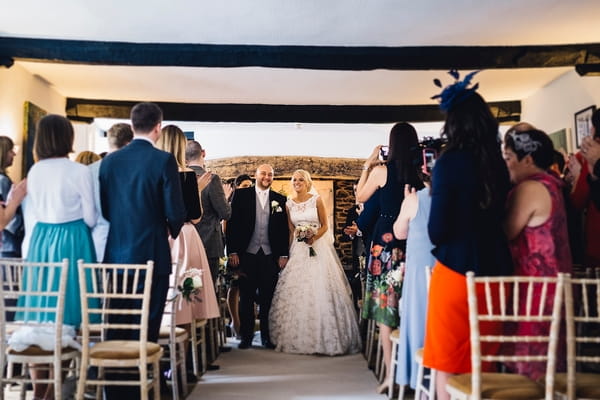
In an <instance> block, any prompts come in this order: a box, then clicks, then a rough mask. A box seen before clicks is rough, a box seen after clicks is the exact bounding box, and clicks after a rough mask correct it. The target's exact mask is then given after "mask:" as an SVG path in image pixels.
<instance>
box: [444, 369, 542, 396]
mask: <svg viewBox="0 0 600 400" xmlns="http://www.w3.org/2000/svg"><path fill="white" fill-rule="evenodd" d="M448 386H450V387H452V388H454V389H456V390H459V391H461V392H463V393H468V394H471V374H460V375H455V376H452V377H450V378H449V379H448ZM481 398H485V399H511V400H525V399H535V398H538V399H542V398H544V387H543V386H542V385H540V384H539V383H537V382H534V381H532V380H531V379H529V378H527V377H525V376H522V375H517V374H497V373H483V374H482V376H481Z"/></svg>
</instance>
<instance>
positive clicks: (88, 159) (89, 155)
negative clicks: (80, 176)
mask: <svg viewBox="0 0 600 400" xmlns="http://www.w3.org/2000/svg"><path fill="white" fill-rule="evenodd" d="M101 158H102V157H100V155H99V154H96V153H94V152H93V151H89V150H84V151H82V152H81V153H79V154H77V157H75V162H78V163H80V164H83V165H90V164H93V163H95V162H96V161H98V160H100V159H101Z"/></svg>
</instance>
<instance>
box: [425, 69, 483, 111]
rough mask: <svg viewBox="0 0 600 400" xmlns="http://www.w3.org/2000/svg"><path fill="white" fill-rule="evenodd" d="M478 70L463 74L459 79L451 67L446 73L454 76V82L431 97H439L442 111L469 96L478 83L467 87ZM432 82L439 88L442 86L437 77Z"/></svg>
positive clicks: (458, 74)
mask: <svg viewBox="0 0 600 400" xmlns="http://www.w3.org/2000/svg"><path fill="white" fill-rule="evenodd" d="M478 72H479V71H473V72H470V73H469V74H467V75H466V76H465V79H463V80H462V81H460V80H459V79H460V73H459V72H458V71H457V70H455V69H451V70H450V71H448V73H449V74H450V75H451V76H452V77H453V78H454V80H455V82H454V83H453V84H451V85H448V86H446V87H445V88H444V89H443V90H442V92H441V93H440V94H436V95H435V96H432V97H431V98H432V99H440V108H441V109H442V110H443V111H448V110H450V109H451V108H452V107H453V106H454V105H456V104H458V103H460V102H462V101H463V100H465V99H467V98H468V97H470V96H471V95H472V94H473V93H475V91H476V90H477V89H478V88H479V83H476V84H475V85H473V87H471V88H467V86H469V84H470V83H471V79H472V78H473V76H474V75H475V74H476V73H478ZM433 83H434V84H435V85H436V86H438V87H440V88H441V87H442V82H441V81H440V80H439V79H437V78H436V79H434V80H433Z"/></svg>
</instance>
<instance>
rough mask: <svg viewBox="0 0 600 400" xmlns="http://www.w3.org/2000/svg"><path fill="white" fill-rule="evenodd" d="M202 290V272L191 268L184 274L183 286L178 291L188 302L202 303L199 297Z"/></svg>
mask: <svg viewBox="0 0 600 400" xmlns="http://www.w3.org/2000/svg"><path fill="white" fill-rule="evenodd" d="M201 288H202V271H201V270H199V269H197V268H191V269H189V270H187V271H185V273H184V274H183V277H182V281H181V285H179V286H177V290H179V293H181V295H182V296H183V298H184V299H186V300H187V301H188V302H193V301H202V300H201V299H200V297H198V296H197V295H198V294H199V293H200V289H201Z"/></svg>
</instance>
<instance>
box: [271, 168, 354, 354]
mask: <svg viewBox="0 0 600 400" xmlns="http://www.w3.org/2000/svg"><path fill="white" fill-rule="evenodd" d="M292 187H293V188H294V192H295V195H294V196H293V197H292V198H290V199H289V200H288V201H287V203H286V205H285V207H286V208H287V214H288V224H289V229H290V231H291V232H294V233H293V234H292V235H291V236H292V237H291V239H290V240H291V244H290V258H289V260H288V263H287V264H286V265H285V268H283V270H282V271H281V273H280V276H279V280H278V281H277V288H276V289H275V294H274V296H273V304H272V306H271V311H270V314H269V327H270V333H271V338H272V339H273V342H274V344H275V345H276V348H275V350H277V351H282V352H285V353H296V354H324V355H341V354H352V353H357V352H359V351H360V348H361V341H360V334H359V332H358V324H357V321H356V314H355V312H354V305H353V304H352V298H351V293H352V292H351V289H350V286H349V285H348V281H347V279H346V275H345V273H344V269H343V267H342V264H341V262H340V260H339V258H338V256H337V253H336V251H335V248H334V247H333V235H332V234H331V231H329V227H328V224H327V212H326V211H325V204H324V203H323V200H322V199H321V197H320V196H319V195H318V194H317V193H315V192H312V191H311V189H312V179H311V177H310V174H309V173H308V172H307V171H304V170H302V169H299V170H296V171H294V173H293V174H292ZM276 211H277V210H276Z"/></svg>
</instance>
